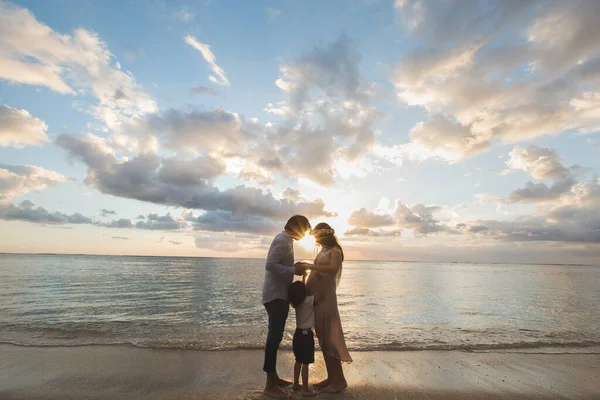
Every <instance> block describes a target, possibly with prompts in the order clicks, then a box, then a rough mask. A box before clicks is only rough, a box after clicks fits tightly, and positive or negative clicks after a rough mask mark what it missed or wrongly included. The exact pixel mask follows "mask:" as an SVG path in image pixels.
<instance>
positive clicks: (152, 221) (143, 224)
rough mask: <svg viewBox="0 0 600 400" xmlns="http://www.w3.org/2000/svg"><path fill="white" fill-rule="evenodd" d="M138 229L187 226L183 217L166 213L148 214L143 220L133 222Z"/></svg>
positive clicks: (168, 228) (170, 228) (171, 228)
mask: <svg viewBox="0 0 600 400" xmlns="http://www.w3.org/2000/svg"><path fill="white" fill-rule="evenodd" d="M135 227H136V228H138V229H148V230H163V231H168V230H179V229H184V228H186V227H187V223H186V221H185V220H183V219H179V218H175V217H174V216H172V215H171V214H169V213H167V214H166V215H158V214H148V216H147V217H146V220H145V221H138V222H136V223H135Z"/></svg>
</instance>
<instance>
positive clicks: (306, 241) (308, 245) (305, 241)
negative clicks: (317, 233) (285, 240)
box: [298, 232, 317, 250]
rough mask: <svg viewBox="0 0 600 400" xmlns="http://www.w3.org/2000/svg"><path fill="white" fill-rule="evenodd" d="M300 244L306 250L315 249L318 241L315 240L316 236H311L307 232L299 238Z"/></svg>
mask: <svg viewBox="0 0 600 400" xmlns="http://www.w3.org/2000/svg"><path fill="white" fill-rule="evenodd" d="M298 244H299V245H300V246H302V247H303V248H304V249H306V250H313V249H314V248H315V245H316V244H317V242H316V241H315V238H314V236H311V235H310V234H309V233H308V232H307V233H306V235H305V236H304V237H303V238H302V239H300V240H298Z"/></svg>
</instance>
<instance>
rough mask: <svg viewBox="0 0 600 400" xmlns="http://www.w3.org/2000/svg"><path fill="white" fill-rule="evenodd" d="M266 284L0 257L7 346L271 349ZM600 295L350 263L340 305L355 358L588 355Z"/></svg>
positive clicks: (200, 269)
mask: <svg viewBox="0 0 600 400" xmlns="http://www.w3.org/2000/svg"><path fill="white" fill-rule="evenodd" d="M263 274H264V262H263V261H262V260H253V259H210V258H176V257H174V258H170V257H102V256H60V255H57V256H55V255H51V256H46V255H44V256H30V255H0V341H8V342H14V343H21V344H37V345H50V344H65V345H77V344H88V343H97V344H102V343H133V344H137V345H145V346H148V345H152V346H158V347H161V346H165V347H191V348H232V347H260V346H262V344H263V341H264V336H265V324H266V313H265V312H264V309H263V307H262V305H261V304H260V299H261V290H262V280H263ZM599 284H600V268H598V267H583V266H549V265H548V266H535V265H497V264H495V265H485V264H443V263H405V262H346V263H345V264H344V274H343V277H342V281H341V284H340V287H339V288H338V301H339V306H340V313H341V314H342V323H343V325H344V330H345V333H346V336H347V341H348V344H349V346H350V347H351V348H353V349H369V348H378V349H406V348H494V347H500V348H509V347H527V346H540V345H548V344H557V345H560V344H570V345H584V344H591V343H596V342H599V341H600V292H599V291H598V290H597V288H598V286H599ZM293 323H294V318H293V311H291V313H290V318H289V319H288V328H287V332H288V334H287V335H286V338H285V339H284V345H289V342H290V340H291V332H292V330H293Z"/></svg>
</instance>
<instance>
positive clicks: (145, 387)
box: [0, 344, 600, 400]
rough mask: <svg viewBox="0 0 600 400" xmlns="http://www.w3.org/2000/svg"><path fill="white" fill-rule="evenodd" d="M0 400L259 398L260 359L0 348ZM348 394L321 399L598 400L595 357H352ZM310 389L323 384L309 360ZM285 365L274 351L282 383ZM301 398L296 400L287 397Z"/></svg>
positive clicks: (251, 354)
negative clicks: (314, 384) (473, 399)
mask: <svg viewBox="0 0 600 400" xmlns="http://www.w3.org/2000/svg"><path fill="white" fill-rule="evenodd" d="M0 353H1V354H2V357H0V398H1V399H3V400H4V399H6V400H16V399H39V400H47V399H83V398H85V399H161V400H162V399H166V400H171V399H190V400H192V399H260V398H262V395H261V389H262V385H263V383H264V373H263V372H262V370H261V368H262V357H263V352H262V351H261V350H227V351H203V350H193V351H190V350H184V349H152V348H141V347H135V346H131V345H102V346H98V345H89V346H75V347H65V346H56V347H30V346H17V345H10V344H0ZM352 355H353V358H354V362H353V363H352V364H349V365H345V366H344V368H345V371H346V377H347V380H348V382H349V385H350V386H349V388H348V389H347V390H346V392H345V393H344V394H343V395H324V394H320V395H319V396H318V397H317V398H321V399H329V398H331V399H394V398H402V399H423V398H426V399H451V400H452V399H460V398H466V397H468V398H482V399H483V398H485V399H506V398H508V399H550V398H553V399H554V398H578V399H593V398H596V399H597V398H600V354H598V353H593V354H589V353H588V354H584V353H568V354H565V353H562V354H556V353H542V354H540V353H527V352H498V351H494V352H467V351H458V350H449V351H439V350H427V351H406V352H405V351H389V352H382V351H355V352H353V353H352ZM315 358H316V363H315V364H314V366H312V367H311V377H310V380H311V382H313V381H317V380H318V379H321V378H323V377H324V375H325V371H324V366H323V360H322V357H321V355H320V354H319V353H317V354H316V357H315ZM292 366H293V356H292V353H291V352H290V351H287V350H283V351H280V352H279V358H278V367H279V368H278V369H279V372H280V375H281V376H283V377H286V378H290V377H291V375H292ZM296 397H297V398H300V396H295V398H296Z"/></svg>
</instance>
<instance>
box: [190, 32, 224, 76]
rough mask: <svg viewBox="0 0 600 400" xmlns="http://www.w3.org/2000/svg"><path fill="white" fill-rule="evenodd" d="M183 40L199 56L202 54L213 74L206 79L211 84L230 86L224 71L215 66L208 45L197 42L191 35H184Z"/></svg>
mask: <svg viewBox="0 0 600 400" xmlns="http://www.w3.org/2000/svg"><path fill="white" fill-rule="evenodd" d="M184 40H185V42H186V43H187V44H189V45H190V46H192V47H193V48H195V49H196V50H198V51H199V52H200V54H202V57H203V58H204V61H206V63H207V64H208V66H209V68H210V70H211V71H212V73H213V75H210V76H209V77H208V79H209V80H210V81H211V82H212V83H215V84H218V85H225V86H230V84H229V79H227V76H225V71H223V68H221V67H219V66H218V65H217V57H215V55H214V53H213V52H212V50H211V49H210V45H208V44H205V43H202V42H199V41H198V39H196V38H195V37H194V36H192V35H186V36H185V38H184Z"/></svg>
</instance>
